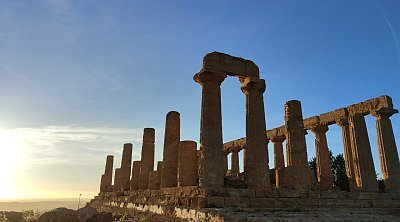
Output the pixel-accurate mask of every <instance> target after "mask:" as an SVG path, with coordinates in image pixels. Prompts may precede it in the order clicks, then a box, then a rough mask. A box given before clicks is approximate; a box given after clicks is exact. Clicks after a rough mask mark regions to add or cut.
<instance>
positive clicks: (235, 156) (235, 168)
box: [231, 149, 240, 175]
mask: <svg viewBox="0 0 400 222" xmlns="http://www.w3.org/2000/svg"><path fill="white" fill-rule="evenodd" d="M239 151H240V149H233V150H231V153H232V155H231V174H232V175H238V174H239V173H240V170H239Z"/></svg>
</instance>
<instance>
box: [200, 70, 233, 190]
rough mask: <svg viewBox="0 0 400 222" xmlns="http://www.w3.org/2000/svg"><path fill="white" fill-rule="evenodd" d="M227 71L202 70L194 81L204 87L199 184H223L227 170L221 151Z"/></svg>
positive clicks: (205, 185) (208, 185)
mask: <svg viewBox="0 0 400 222" xmlns="http://www.w3.org/2000/svg"><path fill="white" fill-rule="evenodd" d="M225 78H226V74H225V73H215V72H208V71H202V72H200V73H197V74H196V75H195V76H194V80H195V81H196V82H198V83H199V84H200V85H201V86H202V98H201V121H200V122H201V123H200V161H199V185H200V186H201V187H222V186H223V185H224V176H225V174H226V171H227V166H226V156H225V154H224V152H223V150H222V148H223V147H222V116H221V88H220V85H221V83H222V81H224V79H225Z"/></svg>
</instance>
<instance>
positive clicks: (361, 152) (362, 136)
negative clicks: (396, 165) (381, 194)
mask: <svg viewBox="0 0 400 222" xmlns="http://www.w3.org/2000/svg"><path fill="white" fill-rule="evenodd" d="M349 127H350V139H351V143H352V148H353V159H354V175H355V180H356V184H357V189H358V190H359V191H366V192H377V191H378V183H377V181H376V173H375V168H374V162H373V159H372V153H371V145H370V143H369V139H368V132H367V126H366V124H365V119H364V115H362V114H358V113H357V114H354V115H351V116H350V118H349Z"/></svg>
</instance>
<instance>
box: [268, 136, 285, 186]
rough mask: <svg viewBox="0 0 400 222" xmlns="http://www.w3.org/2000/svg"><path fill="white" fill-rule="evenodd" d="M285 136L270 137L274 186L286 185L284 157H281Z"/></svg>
mask: <svg viewBox="0 0 400 222" xmlns="http://www.w3.org/2000/svg"><path fill="white" fill-rule="evenodd" d="M285 139H286V138H285V136H284V135H282V136H274V137H272V138H271V142H273V143H274V168H275V178H276V187H278V188H279V187H286V176H285V159H284V157H283V145H282V143H283V141H285Z"/></svg>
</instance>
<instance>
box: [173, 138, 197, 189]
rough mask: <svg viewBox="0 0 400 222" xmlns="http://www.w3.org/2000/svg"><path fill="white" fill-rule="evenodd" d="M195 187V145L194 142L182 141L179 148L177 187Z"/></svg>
mask: <svg viewBox="0 0 400 222" xmlns="http://www.w3.org/2000/svg"><path fill="white" fill-rule="evenodd" d="M197 185H198V165H197V144H196V142H194V141H182V142H181V143H180V147H179V164H178V187H182V186H197Z"/></svg>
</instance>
